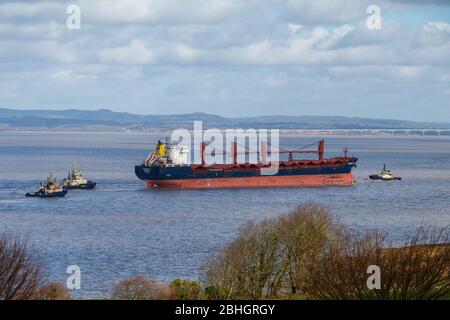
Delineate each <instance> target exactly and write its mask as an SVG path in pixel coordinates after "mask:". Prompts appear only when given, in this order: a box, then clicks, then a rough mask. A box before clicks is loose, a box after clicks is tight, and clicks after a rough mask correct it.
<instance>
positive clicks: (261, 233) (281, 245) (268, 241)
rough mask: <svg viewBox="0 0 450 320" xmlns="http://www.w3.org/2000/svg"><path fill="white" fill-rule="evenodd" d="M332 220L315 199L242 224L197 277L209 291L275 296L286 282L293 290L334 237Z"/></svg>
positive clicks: (211, 294) (216, 295)
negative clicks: (310, 202) (243, 225)
mask: <svg viewBox="0 0 450 320" xmlns="http://www.w3.org/2000/svg"><path fill="white" fill-rule="evenodd" d="M336 226H337V225H336V224H335V223H334V222H333V221H332V219H331V217H330V215H329V214H328V212H327V211H326V210H325V209H324V208H322V207H319V206H315V205H313V204H305V205H302V206H299V207H297V208H296V209H295V210H294V211H292V212H291V213H289V214H286V215H284V216H282V217H280V218H278V219H266V220H263V221H262V222H260V223H258V224H248V225H246V226H245V227H243V228H242V229H241V230H240V231H239V234H238V237H237V239H236V240H234V241H233V242H232V243H230V244H229V245H228V246H226V247H225V248H224V249H223V250H222V251H221V252H220V253H219V254H217V255H214V256H212V257H210V258H209V259H208V260H207V262H206V263H205V264H204V266H203V268H202V273H201V281H202V283H203V284H204V286H205V288H206V289H205V293H206V294H207V297H208V298H209V299H235V298H241V299H261V298H268V297H274V296H277V295H278V294H279V293H280V291H281V290H283V289H284V288H283V287H284V286H285V283H289V287H290V289H291V291H292V292H293V293H296V291H297V288H298V287H299V286H302V285H303V283H304V282H305V281H306V280H305V279H306V278H307V270H308V268H307V264H308V263H309V261H310V259H309V258H313V257H315V256H316V255H318V254H319V253H320V251H321V250H323V248H324V247H325V245H326V244H328V243H329V242H330V241H335V238H336V235H337V234H338V233H337V232H336V230H338V228H337V227H336Z"/></svg>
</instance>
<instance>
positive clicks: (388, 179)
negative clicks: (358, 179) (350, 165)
mask: <svg viewBox="0 0 450 320" xmlns="http://www.w3.org/2000/svg"><path fill="white" fill-rule="evenodd" d="M369 178H370V179H371V180H383V181H394V180H398V181H400V180H402V178H400V177H393V178H383V177H380V176H379V175H370V176H369Z"/></svg>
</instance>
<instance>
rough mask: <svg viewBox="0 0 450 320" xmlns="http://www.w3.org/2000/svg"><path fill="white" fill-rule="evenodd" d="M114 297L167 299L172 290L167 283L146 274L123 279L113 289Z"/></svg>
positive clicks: (121, 298)
mask: <svg viewBox="0 0 450 320" xmlns="http://www.w3.org/2000/svg"><path fill="white" fill-rule="evenodd" d="M112 298H113V299H119V300H167V299H171V298H172V296H171V291H170V289H169V287H168V286H167V285H165V284H162V283H159V282H157V281H155V280H152V279H149V278H146V277H144V276H136V277H134V278H131V279H126V280H122V281H120V282H119V283H117V284H115V285H114V287H113V289H112Z"/></svg>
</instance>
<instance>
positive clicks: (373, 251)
mask: <svg viewBox="0 0 450 320" xmlns="http://www.w3.org/2000/svg"><path fill="white" fill-rule="evenodd" d="M317 262H318V263H317V264H316V265H315V266H314V268H311V270H310V273H311V275H312V276H311V278H310V283H309V286H308V288H307V290H308V293H309V294H311V295H313V296H314V297H317V298H320V299H438V298H441V297H444V296H446V295H448V294H449V293H450V272H449V271H450V270H449V269H450V245H449V229H448V228H444V229H442V230H432V229H429V230H425V229H423V228H421V229H419V230H418V231H417V233H416V234H414V235H412V236H409V237H407V239H406V241H405V244H404V245H403V246H401V247H395V246H393V245H392V244H389V243H387V241H386V240H385V238H384V237H383V236H381V235H380V234H379V233H377V232H374V233H369V234H366V235H365V236H364V237H362V238H358V237H356V236H354V235H349V236H347V237H346V240H345V241H344V242H340V243H338V244H336V245H335V246H334V247H333V248H331V249H329V250H327V251H326V252H325V253H324V254H323V255H322V256H321V257H320V259H319V260H318V261H317ZM370 265H377V266H379V267H380V270H381V289H372V290H370V289H369V288H368V287H367V285H366V281H367V278H368V276H369V275H368V274H367V273H366V271H367V267H368V266H370Z"/></svg>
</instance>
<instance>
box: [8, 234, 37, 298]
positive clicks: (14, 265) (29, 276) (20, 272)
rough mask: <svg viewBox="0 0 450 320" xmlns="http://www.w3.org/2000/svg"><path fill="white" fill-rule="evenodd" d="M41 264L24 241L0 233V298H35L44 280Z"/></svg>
mask: <svg viewBox="0 0 450 320" xmlns="http://www.w3.org/2000/svg"><path fill="white" fill-rule="evenodd" d="M43 265H44V263H43V260H42V259H41V258H40V257H39V256H37V255H36V254H35V253H33V252H31V250H30V249H29V248H28V246H27V243H26V241H24V240H21V239H20V238H19V237H18V236H16V237H13V236H11V235H9V234H3V235H0V300H24V299H33V298H36V295H37V293H38V291H39V289H40V287H41V286H42V285H43V283H44V280H45V273H44V269H43Z"/></svg>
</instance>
